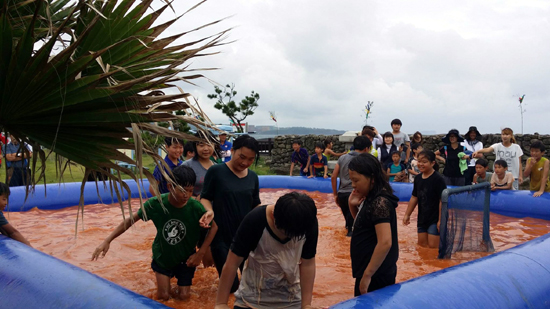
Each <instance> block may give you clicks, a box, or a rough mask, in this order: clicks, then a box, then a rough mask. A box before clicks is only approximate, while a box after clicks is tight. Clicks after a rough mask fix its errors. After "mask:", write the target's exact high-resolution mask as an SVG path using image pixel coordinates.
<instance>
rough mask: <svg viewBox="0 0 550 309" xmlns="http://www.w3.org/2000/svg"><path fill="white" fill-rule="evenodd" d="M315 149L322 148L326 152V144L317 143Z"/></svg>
mask: <svg viewBox="0 0 550 309" xmlns="http://www.w3.org/2000/svg"><path fill="white" fill-rule="evenodd" d="M315 148H321V149H322V150H323V151H325V149H326V148H325V144H323V143H315Z"/></svg>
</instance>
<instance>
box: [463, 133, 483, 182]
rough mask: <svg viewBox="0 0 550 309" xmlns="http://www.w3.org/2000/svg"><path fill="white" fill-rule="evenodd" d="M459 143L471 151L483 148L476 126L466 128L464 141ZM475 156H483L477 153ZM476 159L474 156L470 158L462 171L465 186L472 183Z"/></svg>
mask: <svg viewBox="0 0 550 309" xmlns="http://www.w3.org/2000/svg"><path fill="white" fill-rule="evenodd" d="M461 145H462V146H464V148H465V149H466V150H467V151H470V152H472V153H474V152H476V151H478V150H481V149H483V143H482V142H481V133H479V131H478V130H477V128H476V127H474V126H471V127H470V128H469V129H468V132H466V134H464V141H463V142H462V143H461ZM477 158H479V159H481V158H483V155H482V154H481V153H479V154H478V156H477ZM476 161H477V159H476V158H472V159H471V160H470V162H469V163H468V170H467V171H466V172H465V173H464V178H465V180H464V181H465V183H464V184H465V185H467V186H469V185H471V184H472V180H473V179H474V175H475V174H476Z"/></svg>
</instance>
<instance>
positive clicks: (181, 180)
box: [172, 165, 197, 187]
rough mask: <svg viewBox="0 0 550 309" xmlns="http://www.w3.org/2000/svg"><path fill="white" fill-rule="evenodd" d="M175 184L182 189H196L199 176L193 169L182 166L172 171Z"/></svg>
mask: <svg viewBox="0 0 550 309" xmlns="http://www.w3.org/2000/svg"><path fill="white" fill-rule="evenodd" d="M172 175H173V180H174V182H175V183H176V184H177V185H179V186H182V187H194V186H195V182H196V180H197V176H196V175H195V172H194V171H193V169H192V168H190V167H189V166H186V165H180V166H178V167H176V168H174V169H173V170H172Z"/></svg>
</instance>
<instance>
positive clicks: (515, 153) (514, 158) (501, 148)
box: [473, 128, 523, 190]
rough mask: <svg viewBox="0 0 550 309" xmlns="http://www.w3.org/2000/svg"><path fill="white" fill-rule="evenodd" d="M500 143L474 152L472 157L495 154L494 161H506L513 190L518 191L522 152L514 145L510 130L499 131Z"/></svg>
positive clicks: (521, 172) (512, 133) (520, 177)
mask: <svg viewBox="0 0 550 309" xmlns="http://www.w3.org/2000/svg"><path fill="white" fill-rule="evenodd" d="M501 139H502V143H496V144H493V145H491V147H487V148H483V149H481V150H478V151H476V152H474V154H473V157H474V158H477V157H478V156H479V154H480V153H489V152H494V153H495V157H496V158H495V161H496V160H504V161H506V165H507V166H508V170H509V171H510V172H511V173H512V175H513V176H514V183H513V184H512V185H513V187H514V190H518V188H519V185H520V184H521V183H523V164H522V162H521V156H523V150H521V147H520V146H519V145H518V144H516V139H515V138H514V131H512V129H510V128H504V129H502V131H501Z"/></svg>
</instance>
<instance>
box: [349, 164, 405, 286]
mask: <svg viewBox="0 0 550 309" xmlns="http://www.w3.org/2000/svg"><path fill="white" fill-rule="evenodd" d="M349 177H350V179H351V183H352V186H353V192H352V194H351V195H350V198H349V205H350V212H351V214H352V215H353V217H354V219H355V221H354V223H353V232H352V235H351V244H350V256H351V270H352V273H353V278H355V289H354V295H355V296H359V295H361V294H365V293H367V292H372V291H375V290H377V289H381V288H383V287H385V286H388V285H391V284H394V283H395V277H396V275H397V265H396V263H397V259H398V258H399V244H398V238H397V216H396V213H395V208H396V207H397V202H398V201H399V199H398V198H397V197H396V196H395V195H393V190H392V188H391V186H390V184H389V183H388V178H387V176H386V173H385V172H384V170H383V168H382V166H381V164H380V162H378V160H377V159H376V158H375V157H374V156H372V155H371V154H368V153H365V154H360V155H359V156H356V157H355V158H353V159H352V160H351V162H350V163H349Z"/></svg>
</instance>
